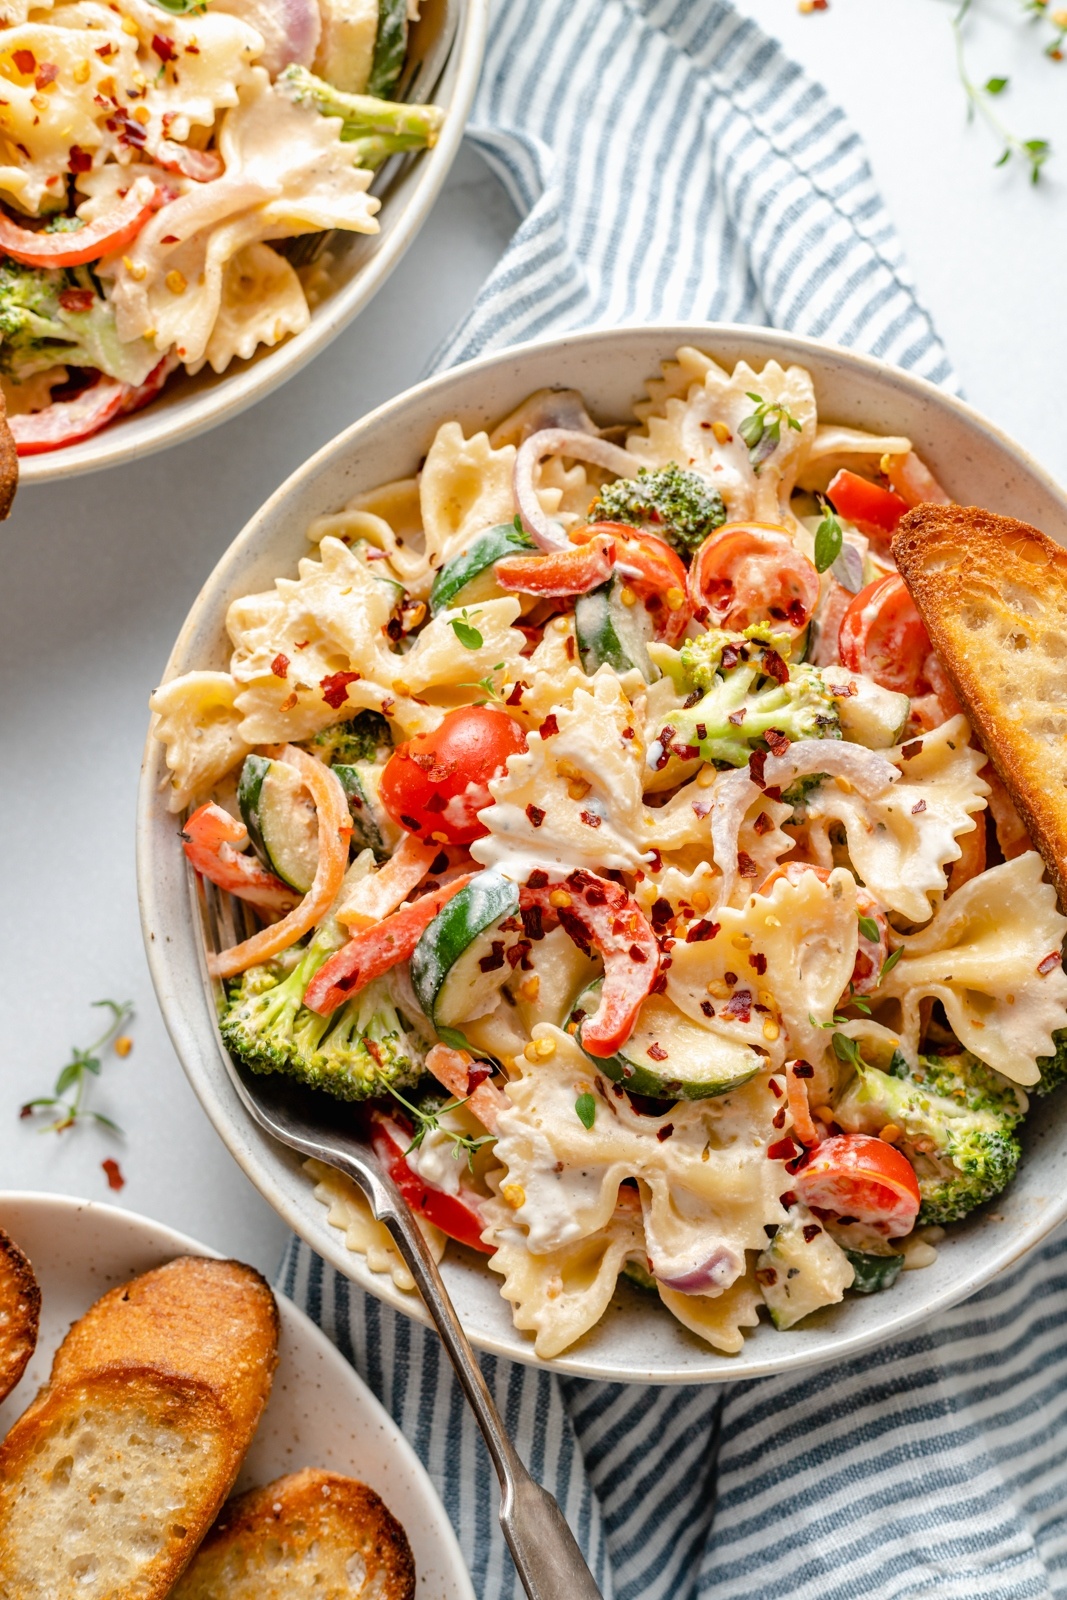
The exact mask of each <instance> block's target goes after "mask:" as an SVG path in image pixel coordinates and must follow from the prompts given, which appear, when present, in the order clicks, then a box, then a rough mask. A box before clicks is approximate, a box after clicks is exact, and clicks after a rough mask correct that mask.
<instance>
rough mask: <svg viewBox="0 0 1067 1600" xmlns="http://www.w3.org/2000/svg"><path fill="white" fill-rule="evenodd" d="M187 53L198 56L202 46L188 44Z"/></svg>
mask: <svg viewBox="0 0 1067 1600" xmlns="http://www.w3.org/2000/svg"><path fill="white" fill-rule="evenodd" d="M185 53H186V55H187V56H198V55H199V54H200V46H199V45H198V44H187V45H186V46H185Z"/></svg>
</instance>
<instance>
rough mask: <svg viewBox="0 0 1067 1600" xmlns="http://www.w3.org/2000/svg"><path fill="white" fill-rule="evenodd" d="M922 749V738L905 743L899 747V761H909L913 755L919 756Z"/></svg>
mask: <svg viewBox="0 0 1067 1600" xmlns="http://www.w3.org/2000/svg"><path fill="white" fill-rule="evenodd" d="M922 749H923V742H922V740H921V739H913V740H912V741H911V744H906V745H904V746H903V747H902V748H901V752H900V759H901V761H910V760H911V758H912V757H913V756H921V755H922Z"/></svg>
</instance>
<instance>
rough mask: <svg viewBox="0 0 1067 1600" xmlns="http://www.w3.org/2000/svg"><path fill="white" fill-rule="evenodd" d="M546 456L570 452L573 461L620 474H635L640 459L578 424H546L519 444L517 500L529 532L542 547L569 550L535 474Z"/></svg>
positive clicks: (621, 476) (568, 453) (516, 484)
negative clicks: (541, 497) (545, 509)
mask: <svg viewBox="0 0 1067 1600" xmlns="http://www.w3.org/2000/svg"><path fill="white" fill-rule="evenodd" d="M545 456H569V457H570V459H571V460H572V461H588V462H589V463H590V464H591V465H592V466H594V467H603V468H604V470H605V472H613V473H614V474H615V476H616V477H617V478H632V477H633V476H634V474H635V473H636V471H637V462H636V461H635V460H634V458H633V456H631V455H629V454H628V453H627V452H626V451H625V450H621V449H620V448H619V446H618V445H617V444H609V443H608V441H607V440H606V439H597V438H594V437H593V436H592V435H590V434H588V433H581V432H579V431H578V430H577V429H574V428H542V429H541V430H540V431H539V432H538V433H531V435H530V437H529V438H528V439H527V440H525V441H524V443H523V444H521V445H520V446H519V452H518V455H517V456H516V457H515V503H516V505H517V506H518V508H519V516H520V517H521V518H522V525H523V527H524V528H525V529H526V532H527V533H528V534H529V535H530V538H531V539H533V541H534V543H535V544H538V545H540V547H541V549H542V550H566V549H567V548H568V539H567V536H566V534H565V533H564V532H563V529H562V528H561V527H560V525H559V523H558V522H553V520H552V518H551V517H547V516H546V515H545V513H544V512H543V511H542V509H541V502H540V501H539V500H538V498H537V491H536V490H535V488H534V481H533V475H534V471H535V470H536V468H537V466H538V464H539V463H540V462H541V461H543V460H544V458H545Z"/></svg>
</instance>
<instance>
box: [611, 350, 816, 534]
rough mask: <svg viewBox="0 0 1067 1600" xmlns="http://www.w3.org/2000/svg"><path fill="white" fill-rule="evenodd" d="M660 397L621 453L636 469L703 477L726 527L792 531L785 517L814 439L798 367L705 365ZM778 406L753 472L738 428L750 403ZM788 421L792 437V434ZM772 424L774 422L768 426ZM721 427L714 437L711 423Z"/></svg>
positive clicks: (807, 390) (810, 405) (811, 400)
mask: <svg viewBox="0 0 1067 1600" xmlns="http://www.w3.org/2000/svg"><path fill="white" fill-rule="evenodd" d="M665 393H666V397H665V398H664V399H663V400H662V402H661V405H660V406H659V407H658V408H657V409H655V410H652V411H648V412H646V415H645V418H644V422H645V428H644V432H643V433H634V434H631V435H630V436H629V438H628V439H627V441H626V448H627V450H628V451H629V452H630V454H631V455H632V456H633V457H634V470H635V473H636V470H637V468H638V467H647V468H649V469H652V468H655V467H665V466H667V465H668V463H669V462H672V461H674V462H677V463H678V464H679V465H681V466H686V467H689V468H691V469H692V470H693V471H695V472H699V473H702V474H703V476H704V477H706V478H707V479H709V481H710V482H711V483H712V484H714V486H715V488H716V489H717V490H718V491H719V493H720V494H721V495H722V498H723V502H724V504H725V506H726V509H727V513H728V516H729V520H730V521H731V522H746V521H751V520H755V521H759V522H772V523H773V522H780V523H784V524H785V525H786V526H788V527H793V526H795V521H794V518H793V516H792V513H791V512H790V510H789V496H790V495H791V494H792V492H793V487H794V485H795V483H796V479H797V473H798V472H799V470H800V469H801V467H802V466H803V464H804V462H805V460H806V458H807V453H808V450H809V449H810V448H811V445H812V443H813V441H814V439H815V392H814V389H813V387H812V382H811V378H810V376H809V374H808V373H807V372H805V370H804V368H803V367H787V368H785V369H783V368H782V367H780V366H779V364H778V362H777V361H768V362H767V365H766V366H765V367H764V368H763V370H762V372H754V371H753V370H752V368H751V367H750V366H749V365H748V364H747V363H746V362H744V361H739V362H738V363H737V366H736V367H735V368H734V370H733V373H732V374H730V373H727V372H725V371H724V370H723V369H722V367H720V366H718V365H717V364H716V363H715V362H714V361H709V363H708V367H707V370H706V372H705V373H704V376H703V379H702V380H697V381H694V382H693V383H692V385H691V386H690V387H689V389H688V391H687V392H686V393H685V395H684V396H682V395H679V394H675V393H667V392H666V391H665ZM753 394H757V395H759V397H760V402H766V403H767V404H768V405H770V406H772V407H779V406H780V407H781V408H782V413H783V414H782V415H781V416H780V417H779V424H778V425H779V439H778V443H777V445H776V446H775V448H774V449H773V450H772V451H771V452H770V453H769V454H768V455H767V456H766V457H765V459H764V460H763V461H762V462H761V463H760V466H759V471H758V472H757V471H756V469H755V467H754V465H753V462H752V459H751V457H750V455H749V447H748V445H746V444H745V441H744V439H743V438H742V436H741V432H740V429H741V426H742V424H743V423H744V422H745V421H746V419H747V418H749V417H751V416H752V415H753V414H754V413H755V411H756V409H757V402H756V401H754V400H752V399H751V398H750V396H751V395H753ZM786 415H788V416H789V417H792V418H793V419H794V421H796V422H797V423H798V424H799V425H800V426H799V431H797V430H795V429H793V428H791V427H790V426H789V424H788V422H787V420H786ZM768 420H769V421H773V417H771V418H769V419H768ZM716 423H718V424H720V429H719V432H720V433H723V430H724V429H725V433H724V436H723V437H722V438H721V439H720V438H719V437H717V436H716V432H715V424H716Z"/></svg>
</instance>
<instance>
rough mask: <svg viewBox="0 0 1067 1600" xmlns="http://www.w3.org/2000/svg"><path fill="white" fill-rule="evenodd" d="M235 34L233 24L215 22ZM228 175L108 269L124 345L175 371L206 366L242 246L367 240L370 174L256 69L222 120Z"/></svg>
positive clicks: (372, 226)
mask: <svg viewBox="0 0 1067 1600" xmlns="http://www.w3.org/2000/svg"><path fill="white" fill-rule="evenodd" d="M218 20H220V21H223V20H225V21H227V22H231V23H233V24H234V26H239V24H237V23H236V22H235V21H234V19H233V18H221V17H220V18H219V19H218ZM219 153H220V155H221V157H222V160H223V162H224V165H225V169H226V170H225V174H224V176H223V177H221V178H218V179H216V180H215V181H214V182H213V183H204V184H198V185H197V186H196V187H195V188H192V189H189V190H188V191H187V192H186V193H185V194H183V195H181V196H180V197H179V199H177V200H174V201H172V202H171V204H170V205H167V206H164V207H163V208H162V210H161V211H160V212H159V213H158V214H157V215H156V216H155V217H153V218H152V219H151V220H150V221H149V222H148V223H147V224H146V226H145V227H144V228H143V229H142V230H141V232H140V234H139V235H138V236H137V240H136V242H135V243H134V245H133V246H132V247H131V250H130V252H129V256H128V257H123V258H122V260H121V261H119V262H116V263H114V264H113V271H114V273H115V282H114V291H113V299H114V305H115V313H116V318H117V324H118V329H119V335H120V337H121V338H123V339H134V338H140V337H142V336H143V337H146V338H147V337H151V338H152V339H154V341H155V344H156V348H157V349H158V350H160V351H164V350H167V349H169V348H170V347H171V346H174V347H175V349H176V350H177V353H178V356H179V357H180V358H181V360H182V361H185V362H188V363H190V364H191V365H193V366H196V365H197V364H198V363H200V362H202V361H203V360H204V356H205V351H206V349H207V345H208V340H209V338H210V336H211V330H212V328H213V327H214V325H215V319H216V317H217V316H218V312H219V306H220V303H221V299H222V281H223V273H224V271H225V268H226V265H227V263H228V262H229V261H230V260H231V259H232V257H233V256H235V255H237V253H238V252H239V251H241V250H243V249H244V248H245V247H246V246H247V245H250V244H255V243H256V242H257V241H262V240H270V239H286V238H289V237H291V236H292V235H294V234H299V233H308V232H316V231H318V230H320V229H326V228H344V229H347V230H349V231H351V232H355V233H374V232H376V231H377V227H378V224H377V223H376V222H375V220H374V212H375V211H376V210H377V208H378V201H377V200H376V199H374V197H373V196H371V195H368V194H367V192H366V191H367V186H368V184H369V183H370V179H371V174H370V173H369V172H367V171H364V170H363V169H361V168H358V167H356V166H354V165H353V162H352V153H351V151H350V150H348V149H347V148H346V146H345V145H344V144H342V143H341V140H340V138H339V137H338V125H337V122H336V119H333V118H330V117H320V116H319V114H318V113H317V112H316V111H313V110H309V109H307V108H305V107H302V106H297V105H294V104H293V102H292V101H291V100H289V99H287V98H286V97H285V96H284V95H279V94H277V93H276V92H275V91H274V89H273V88H272V87H271V83H270V80H269V78H268V77H267V74H266V73H265V72H264V71H263V69H262V68H261V67H255V68H253V69H252V70H251V71H250V72H249V73H248V75H247V81H246V82H245V83H244V84H242V86H241V88H240V101H239V104H238V105H236V106H235V107H234V108H233V109H232V110H230V111H227V112H226V114H225V116H224V117H223V121H222V126H221V130H220V132H219Z"/></svg>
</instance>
